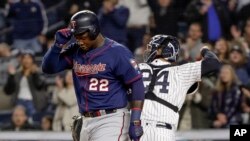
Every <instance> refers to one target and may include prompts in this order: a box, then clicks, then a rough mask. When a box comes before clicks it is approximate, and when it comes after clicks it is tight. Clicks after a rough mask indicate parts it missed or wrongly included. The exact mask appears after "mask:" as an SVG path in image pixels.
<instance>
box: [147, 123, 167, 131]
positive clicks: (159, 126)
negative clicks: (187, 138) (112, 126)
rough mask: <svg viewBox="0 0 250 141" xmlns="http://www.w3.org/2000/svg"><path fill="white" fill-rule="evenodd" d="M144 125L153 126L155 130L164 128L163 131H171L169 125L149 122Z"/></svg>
mask: <svg viewBox="0 0 250 141" xmlns="http://www.w3.org/2000/svg"><path fill="white" fill-rule="evenodd" d="M146 125H153V126H155V127H157V128H165V129H169V130H171V129H172V125H171V124H169V123H163V122H157V123H151V122H146Z"/></svg>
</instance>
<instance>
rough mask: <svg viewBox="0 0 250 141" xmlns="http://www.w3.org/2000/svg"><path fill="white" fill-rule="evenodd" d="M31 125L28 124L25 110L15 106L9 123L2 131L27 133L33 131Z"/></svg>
mask: <svg viewBox="0 0 250 141" xmlns="http://www.w3.org/2000/svg"><path fill="white" fill-rule="evenodd" d="M35 129H37V128H35V127H34V126H33V125H31V124H29V122H28V116H27V113H26V109H25V107H23V106H20V105H19V106H16V107H15V108H14V110H13V113H12V117H11V123H10V124H6V125H4V127H3V128H2V130H3V131H28V130H35Z"/></svg>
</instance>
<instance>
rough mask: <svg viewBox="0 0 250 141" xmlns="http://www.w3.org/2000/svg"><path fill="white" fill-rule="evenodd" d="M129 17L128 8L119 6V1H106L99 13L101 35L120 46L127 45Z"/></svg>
mask: <svg viewBox="0 0 250 141" xmlns="http://www.w3.org/2000/svg"><path fill="white" fill-rule="evenodd" d="M128 17H129V10H128V8H127V7H125V6H119V5H118V0H104V1H103V6H102V8H101V9H100V10H99V13H98V18H99V22H100V26H101V27H102V28H101V33H102V34H103V35H104V36H106V37H108V38H111V39H113V40H115V41H117V42H118V43H120V44H123V45H126V43H127V26H126V25H127V22H128Z"/></svg>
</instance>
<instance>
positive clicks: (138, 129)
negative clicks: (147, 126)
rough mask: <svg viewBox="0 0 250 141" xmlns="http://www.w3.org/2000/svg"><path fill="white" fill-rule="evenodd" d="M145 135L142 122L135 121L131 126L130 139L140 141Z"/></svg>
mask: <svg viewBox="0 0 250 141" xmlns="http://www.w3.org/2000/svg"><path fill="white" fill-rule="evenodd" d="M142 134H143V129H142V126H141V121H140V120H138V121H133V122H131V123H130V126H129V137H130V139H131V140H132V141H139V139H140V137H141V136H142Z"/></svg>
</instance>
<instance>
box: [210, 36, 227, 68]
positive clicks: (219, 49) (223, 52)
mask: <svg viewBox="0 0 250 141" xmlns="http://www.w3.org/2000/svg"><path fill="white" fill-rule="evenodd" d="M214 52H215V53H216V55H217V56H218V58H219V60H220V62H221V63H224V64H226V63H229V52H230V48H229V43H228V41H227V40H226V39H225V38H220V39H219V40H217V41H216V42H215V47H214Z"/></svg>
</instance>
